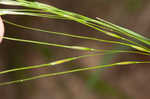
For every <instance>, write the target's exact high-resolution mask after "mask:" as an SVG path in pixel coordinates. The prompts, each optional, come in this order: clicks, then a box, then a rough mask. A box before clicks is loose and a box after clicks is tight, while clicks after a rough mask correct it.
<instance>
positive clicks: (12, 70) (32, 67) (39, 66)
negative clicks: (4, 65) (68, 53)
mask: <svg viewBox="0 0 150 99" xmlns="http://www.w3.org/2000/svg"><path fill="white" fill-rule="evenodd" d="M116 53H134V54H135V53H136V54H141V55H148V56H150V54H147V53H142V52H137V51H125V50H106V51H104V53H94V54H87V55H81V56H76V57H70V58H65V59H61V60H57V61H54V62H50V63H47V64H40V65H32V66H26V67H21V68H15V69H10V70H4V71H0V75H1V74H5V73H9V72H14V71H21V70H28V69H35V68H42V67H50V66H55V65H58V64H63V63H66V62H70V61H74V60H77V59H81V58H86V57H90V56H97V55H106V54H116Z"/></svg>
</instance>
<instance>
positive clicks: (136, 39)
mask: <svg viewBox="0 0 150 99" xmlns="http://www.w3.org/2000/svg"><path fill="white" fill-rule="evenodd" d="M0 4H2V5H9V6H21V7H26V9H0V15H1V16H4V15H26V16H34V17H43V18H48V19H57V20H66V21H75V22H77V23H81V24H83V25H85V26H87V27H90V28H92V29H94V30H96V31H98V32H99V33H104V34H105V35H106V36H110V37H112V38H115V39H116V40H117V41H115V40H114V41H112V40H105V39H101V38H100V37H98V38H95V37H88V36H84V35H74V34H69V33H64V32H53V31H49V30H43V29H39V28H33V27H28V26H24V25H20V24H16V23H13V22H10V21H8V20H4V19H3V21H4V22H5V23H6V24H10V25H12V26H16V27H18V28H22V29H28V30H32V31H39V32H43V33H49V34H55V35H59V36H60V37H61V36H66V37H71V38H76V39H84V40H91V41H97V42H103V43H106V44H107V43H112V44H116V45H122V46H125V47H130V48H131V49H132V50H135V51H132V50H131V49H130V50H110V49H109V50H104V49H96V48H91V47H84V46H78V45H63V44H55V43H50V42H42V41H33V40H25V39H20V38H12V37H6V36H3V35H1V36H0V38H3V39H5V40H11V41H18V42H25V43H30V44H39V45H43V46H55V47H59V48H67V49H71V50H79V51H86V52H92V54H91V53H90V54H86V55H81V56H75V57H71V56H70V57H69V58H65V59H61V60H56V61H53V62H50V63H47V64H40V65H32V66H25V67H20V68H14V69H9V70H3V71H0V75H2V74H6V73H11V72H16V71H22V70H30V69H36V68H44V67H48V66H56V65H58V64H63V63H66V62H71V61H75V60H78V59H81V58H86V57H90V56H97V55H105V54H108V55H109V54H115V53H117V54H118V53H132V54H140V55H146V56H150V49H149V48H148V47H147V46H145V45H149V46H150V39H149V38H147V37H144V36H142V35H140V34H138V33H136V32H133V31H131V30H128V29H126V28H123V27H120V26H117V25H115V24H112V23H110V22H108V21H105V20H103V19H101V18H99V17H96V19H92V18H89V17H86V16H83V15H80V14H78V13H73V12H69V11H65V10H62V9H59V8H56V7H54V6H51V5H47V4H43V3H40V2H31V1H27V0H7V1H6V0H0ZM118 40H119V41H118ZM143 63H150V61H130V60H129V61H122V62H116V63H112V64H106V65H97V66H92V67H84V68H76V69H73V70H67V71H62V72H55V73H49V74H40V75H37V76H34V77H30V78H22V79H19V80H14V81H8V82H1V83H0V86H4V85H10V84H15V83H22V82H25V81H29V80H34V79H40V78H45V77H50V76H57V75H63V74H68V73H73V72H79V71H87V70H94V69H101V68H106V67H107V68H108V67H113V66H120V65H129V64H130V65H131V64H143ZM12 65H13V64H12Z"/></svg>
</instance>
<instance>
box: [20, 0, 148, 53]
mask: <svg viewBox="0 0 150 99" xmlns="http://www.w3.org/2000/svg"><path fill="white" fill-rule="evenodd" d="M19 3H20V6H25V7H29V8H35V9H41V10H44V11H47V12H50V13H53V14H56V15H59V16H62V17H65V18H67V19H71V20H74V21H77V22H79V23H82V24H84V25H87V26H89V27H92V28H94V29H96V30H99V31H100V29H98V28H96V27H94V26H92V25H89V23H90V22H93V23H97V24H100V25H102V26H105V27H107V28H108V29H114V30H115V31H119V32H121V33H124V34H127V36H131V37H133V38H136V39H137V40H139V41H142V42H144V43H146V44H148V43H149V41H148V39H146V38H145V37H143V36H141V35H139V34H137V33H134V32H132V31H130V30H128V29H124V28H122V27H119V28H118V27H117V28H116V27H114V26H111V25H109V24H107V23H105V22H101V21H98V20H95V19H91V18H88V17H85V16H82V15H79V14H76V13H72V12H69V11H64V10H61V9H58V8H56V7H53V6H51V5H46V4H43V3H39V2H29V1H26V0H23V1H19ZM128 32H129V33H128ZM140 49H141V48H140ZM143 49H145V48H143ZM147 52H149V51H147Z"/></svg>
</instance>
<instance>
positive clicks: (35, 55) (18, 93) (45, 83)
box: [0, 0, 150, 99]
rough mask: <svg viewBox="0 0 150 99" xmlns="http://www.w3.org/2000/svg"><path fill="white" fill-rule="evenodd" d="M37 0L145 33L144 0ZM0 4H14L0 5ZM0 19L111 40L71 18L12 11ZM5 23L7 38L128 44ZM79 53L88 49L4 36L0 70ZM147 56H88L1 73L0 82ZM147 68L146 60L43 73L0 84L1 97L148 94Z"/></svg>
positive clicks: (120, 98)
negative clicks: (20, 13)
mask: <svg viewBox="0 0 150 99" xmlns="http://www.w3.org/2000/svg"><path fill="white" fill-rule="evenodd" d="M38 1H40V2H43V3H47V4H50V5H53V6H56V7H58V8H61V9H64V10H68V11H72V12H76V13H80V14H82V15H85V16H88V17H91V18H95V17H100V18H102V19H105V20H107V21H110V22H112V23H115V24H117V25H120V26H123V27H126V28H129V29H131V30H134V31H135V32H137V33H140V34H142V35H144V36H146V37H150V34H149V32H150V17H149V16H150V12H149V11H150V1H149V0H38ZM0 8H17V7H10V6H2V5H1V7H0ZM3 18H4V19H6V20H9V21H12V22H15V23H18V24H22V25H25V26H30V27H36V28H41V29H45V30H50V31H57V32H66V33H70V34H76V35H84V36H90V37H97V38H103V39H110V40H116V39H112V38H109V37H108V36H106V35H104V34H102V33H100V32H98V31H94V30H92V29H90V28H88V27H86V26H84V25H82V24H79V23H76V22H70V21H64V20H51V19H47V18H38V17H29V16H11V15H7V16H3ZM5 28H6V33H5V35H6V36H9V37H16V38H22V39H28V40H38V41H45V42H51V43H57V44H66V45H76V46H78V45H79V46H85V47H91V48H99V49H129V48H126V47H123V46H119V45H115V44H107V43H100V42H96V41H89V40H81V39H75V38H70V37H65V36H58V35H53V34H47V33H42V32H37V31H31V30H25V29H20V28H16V27H14V26H11V25H8V24H5ZM130 50H132V49H130ZM84 54H87V53H86V52H84V51H75V50H70V49H65V48H58V47H51V46H43V45H35V44H27V43H21V42H15V41H8V40H4V41H3V43H2V44H1V45H0V70H1V71H2V70H5V69H12V68H17V67H22V66H30V65H38V64H43V63H48V62H51V61H55V60H58V59H63V58H67V57H73V56H78V55H84ZM148 59H149V57H146V56H142V55H138V54H113V55H105V56H96V57H88V58H84V59H79V60H76V61H73V62H69V63H65V64H61V65H57V66H54V67H49V68H40V69H32V70H26V71H19V72H14V73H8V74H5V75H1V76H0V81H1V82H3V81H11V80H16V79H21V78H25V77H31V76H35V75H39V74H43V73H52V72H59V71H64V70H70V69H75V68H81V67H86V66H95V65H99V64H109V63H112V62H117V61H126V60H148ZM149 70H150V67H149V65H148V64H142V65H141V64H139V65H137V64H136V65H129V66H127V65H126V66H118V67H112V68H105V69H98V70H93V71H85V72H77V73H71V74H66V75H61V76H55V77H49V78H43V79H38V80H33V81H28V82H25V83H19V84H13V85H8V86H2V87H0V99H150V94H149V92H150V86H149V83H150V76H149V75H150V72H149Z"/></svg>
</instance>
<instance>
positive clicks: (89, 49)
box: [3, 37, 104, 52]
mask: <svg viewBox="0 0 150 99" xmlns="http://www.w3.org/2000/svg"><path fill="white" fill-rule="evenodd" d="M3 38H4V39H7V40H12V41H19V42H25V43H31V44H39V45H47V46H55V47H61V48H68V49H74V50H82V51H94V52H97V51H104V50H99V49H94V48H88V47H82V46H68V45H63V44H54V43H47V42H40V41H33V40H24V39H18V38H10V37H3Z"/></svg>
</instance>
